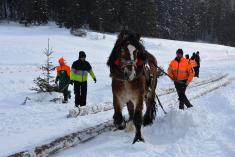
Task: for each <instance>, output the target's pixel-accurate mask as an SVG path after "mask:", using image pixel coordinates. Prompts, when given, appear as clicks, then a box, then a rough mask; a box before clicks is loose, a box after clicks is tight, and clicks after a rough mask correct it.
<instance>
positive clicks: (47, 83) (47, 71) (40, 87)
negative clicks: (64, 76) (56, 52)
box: [32, 39, 57, 92]
mask: <svg viewBox="0 0 235 157" xmlns="http://www.w3.org/2000/svg"><path fill="white" fill-rule="evenodd" d="M43 53H44V54H45V55H46V58H47V60H46V64H45V65H43V66H42V67H41V68H40V69H41V70H42V77H41V76H39V77H37V78H36V79H35V80H34V81H33V82H34V83H35V85H36V87H33V88H32V90H35V91H37V92H53V91H55V92H56V91H57V90H56V89H57V88H56V85H55V84H54V82H55V79H54V77H53V76H52V75H51V72H52V71H54V70H55V67H54V66H53V64H52V62H51V55H52V54H53V51H52V49H51V48H50V43H49V39H48V47H47V48H46V49H45V50H44V51H43Z"/></svg>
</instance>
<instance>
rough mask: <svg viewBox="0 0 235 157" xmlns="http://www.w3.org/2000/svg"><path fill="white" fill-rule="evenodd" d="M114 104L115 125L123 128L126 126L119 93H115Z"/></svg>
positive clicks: (120, 128)
mask: <svg viewBox="0 0 235 157" xmlns="http://www.w3.org/2000/svg"><path fill="white" fill-rule="evenodd" d="M113 106H114V115H113V120H114V125H115V127H116V128H117V129H119V130H123V129H125V127H126V123H125V120H124V118H123V116H122V109H121V102H120V100H119V98H118V96H117V95H115V94H114V95H113Z"/></svg>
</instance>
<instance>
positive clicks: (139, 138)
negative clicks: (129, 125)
mask: <svg viewBox="0 0 235 157" xmlns="http://www.w3.org/2000/svg"><path fill="white" fill-rule="evenodd" d="M135 142H145V141H144V138H143V137H142V136H139V137H137V136H135V138H134V140H133V143H132V144H135Z"/></svg>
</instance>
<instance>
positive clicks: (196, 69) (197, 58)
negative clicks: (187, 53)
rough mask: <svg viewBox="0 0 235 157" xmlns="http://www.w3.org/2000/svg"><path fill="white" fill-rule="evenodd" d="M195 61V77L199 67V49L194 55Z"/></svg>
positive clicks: (197, 75) (197, 74)
mask: <svg viewBox="0 0 235 157" xmlns="http://www.w3.org/2000/svg"><path fill="white" fill-rule="evenodd" d="M195 61H196V63H197V66H196V68H195V77H199V69H200V62H201V60H200V56H199V51H197V52H196V55H195Z"/></svg>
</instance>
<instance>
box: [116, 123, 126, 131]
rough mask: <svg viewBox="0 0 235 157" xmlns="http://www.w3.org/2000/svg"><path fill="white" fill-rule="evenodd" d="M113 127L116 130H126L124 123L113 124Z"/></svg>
mask: <svg viewBox="0 0 235 157" xmlns="http://www.w3.org/2000/svg"><path fill="white" fill-rule="evenodd" d="M115 127H116V128H117V129H118V130H124V129H125V128H126V123H125V122H122V123H121V124H115Z"/></svg>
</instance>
